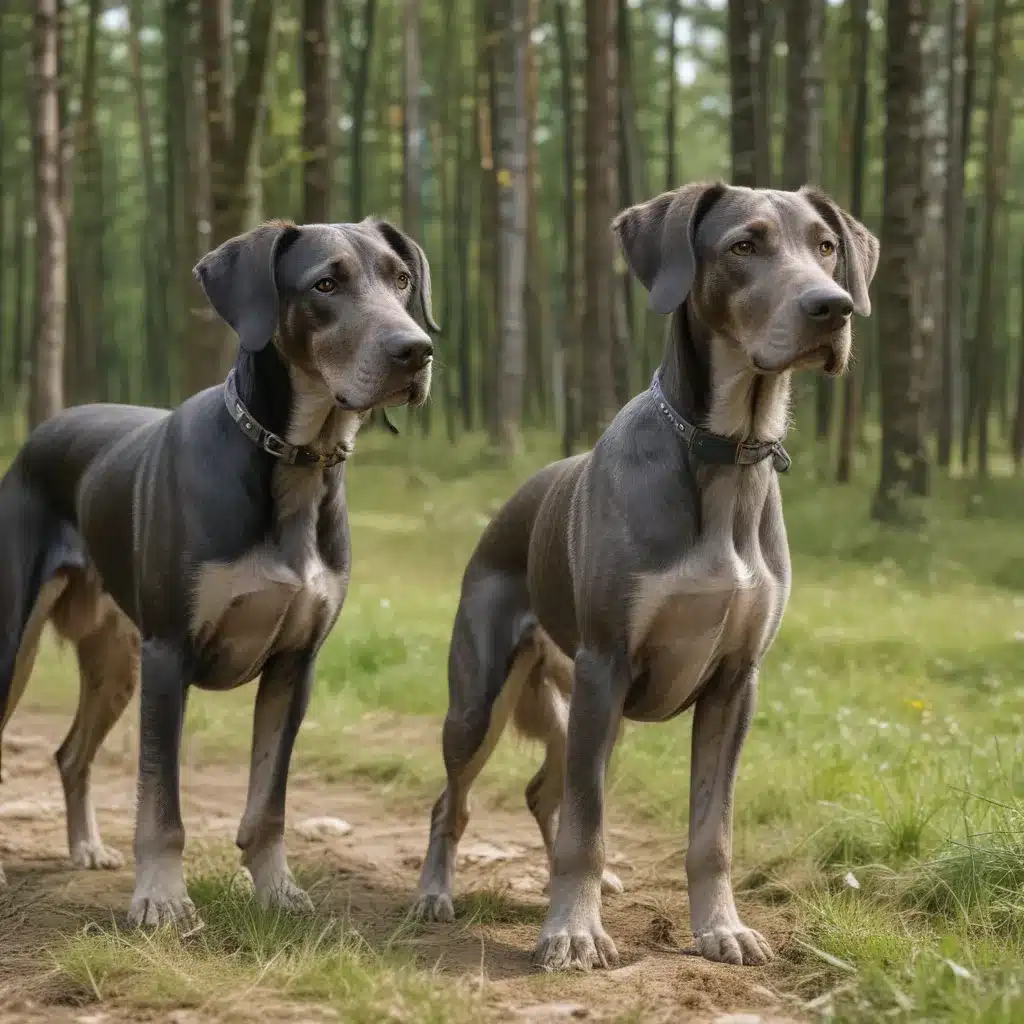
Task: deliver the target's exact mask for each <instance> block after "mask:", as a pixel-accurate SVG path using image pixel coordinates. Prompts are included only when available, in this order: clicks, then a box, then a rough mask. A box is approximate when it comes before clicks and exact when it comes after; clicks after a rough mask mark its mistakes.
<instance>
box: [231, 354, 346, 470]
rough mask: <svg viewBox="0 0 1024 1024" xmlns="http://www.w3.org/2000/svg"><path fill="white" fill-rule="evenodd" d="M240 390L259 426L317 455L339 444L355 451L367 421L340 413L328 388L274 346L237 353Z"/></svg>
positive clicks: (236, 362) (237, 382) (237, 384)
mask: <svg viewBox="0 0 1024 1024" xmlns="http://www.w3.org/2000/svg"><path fill="white" fill-rule="evenodd" d="M235 386H236V388H237V389H238V397H239V398H240V399H241V400H242V402H243V403H244V404H245V406H246V408H248V410H249V412H250V413H251V414H252V415H253V417H254V418H255V419H256V421H257V422H258V423H259V424H260V426H262V427H264V428H265V429H267V430H270V431H272V432H273V433H275V434H277V435H278V437H282V438H284V439H285V440H286V441H287V442H288V443H289V444H293V445H297V446H305V447H309V448H312V449H313V450H314V451H317V452H325V453H326V452H331V451H334V449H335V448H337V446H338V445H339V444H344V445H345V446H346V447H348V448H349V449H351V448H352V445H353V443H354V442H355V436H356V433H357V432H358V430H359V427H360V426H361V425H362V422H363V419H365V416H363V415H362V414H360V413H355V412H347V411H344V410H342V409H339V408H338V407H337V405H336V404H335V401H334V398H333V396H332V395H331V394H330V393H329V392H328V391H327V389H326V388H325V387H324V386H323V384H321V383H320V382H319V381H318V380H317V379H316V378H314V377H313V376H311V375H310V374H308V373H306V372H305V371H304V370H301V369H300V368H299V367H297V366H293V365H291V364H289V363H288V362H287V361H286V360H285V359H284V357H283V356H282V355H281V353H280V351H279V350H278V348H277V346H276V345H274V344H273V343H271V344H269V345H267V346H266V347H265V348H263V349H261V350H260V351H259V352H246V351H245V350H244V349H239V350H238V355H237V356H236V358H235Z"/></svg>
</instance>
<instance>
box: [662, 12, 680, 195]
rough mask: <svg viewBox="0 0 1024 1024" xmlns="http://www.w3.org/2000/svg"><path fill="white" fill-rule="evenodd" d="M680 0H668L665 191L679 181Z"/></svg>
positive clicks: (675, 185)
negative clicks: (677, 28)
mask: <svg viewBox="0 0 1024 1024" xmlns="http://www.w3.org/2000/svg"><path fill="white" fill-rule="evenodd" d="M681 7H682V0H668V12H667V15H668V66H669V68H670V72H669V76H668V84H667V87H666V88H667V90H668V95H667V97H666V98H665V191H666V192H668V191H670V190H671V189H674V188H677V187H678V186H679V185H680V184H681V183H680V182H679V180H678V177H679V172H678V170H676V119H677V108H678V105H679V102H678V101H679V83H678V81H677V76H676V63H677V58H678V52H679V51H678V46H677V44H676V26H677V25H678V23H679V15H680V8H681Z"/></svg>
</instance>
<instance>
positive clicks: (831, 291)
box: [800, 288, 853, 331]
mask: <svg viewBox="0 0 1024 1024" xmlns="http://www.w3.org/2000/svg"><path fill="white" fill-rule="evenodd" d="M800 308H801V309H802V310H803V311H804V314H805V315H806V316H807V319H808V320H811V321H812V322H813V323H814V324H815V325H818V326H820V327H822V328H823V329H824V330H827V331H837V330H839V328H840V327H842V326H843V324H845V323H846V321H847V320H849V319H850V314H851V313H853V299H851V298H850V296H849V295H847V294H846V292H844V291H839V290H838V289H835V288H810V289H808V290H807V291H806V292H804V293H803V295H801V296H800Z"/></svg>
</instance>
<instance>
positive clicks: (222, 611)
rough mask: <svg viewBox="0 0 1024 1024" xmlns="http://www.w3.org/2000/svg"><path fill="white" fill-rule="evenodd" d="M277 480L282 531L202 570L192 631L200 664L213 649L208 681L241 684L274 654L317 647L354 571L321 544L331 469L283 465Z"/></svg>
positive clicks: (278, 527)
mask: <svg viewBox="0 0 1024 1024" xmlns="http://www.w3.org/2000/svg"><path fill="white" fill-rule="evenodd" d="M273 481H274V506H275V520H276V523H275V526H276V529H275V531H274V534H273V535H272V536H269V537H267V538H265V539H264V540H263V541H262V542H261V543H259V544H257V545H256V546H255V547H253V548H251V549H250V550H249V551H247V552H246V553H245V554H244V555H243V556H242V557H241V558H239V559H237V560H235V561H234V562H208V563H206V564H205V565H203V566H201V567H200V569H199V572H198V574H197V577H196V583H195V589H194V591H193V609H192V623H191V626H192V634H193V637H194V638H195V641H196V645H197V647H198V649H199V652H200V661H201V662H206V658H205V657H204V655H205V654H206V653H209V654H212V660H210V661H209V664H210V666H211V671H210V676H209V677H207V678H203V679H202V680H201V683H202V685H205V686H209V687H216V688H218V689H220V688H228V687H231V686H237V685H239V684H240V683H244V682H246V681H248V680H249V679H252V678H253V677H254V676H255V675H257V674H258V673H259V671H260V670H261V668H262V667H263V665H264V663H265V662H266V660H267V659H268V658H269V657H270V656H271V655H272V654H275V653H278V652H281V651H299V650H304V649H306V648H308V647H315V646H316V645H317V644H318V643H319V642H320V641H321V640H322V638H323V634H324V633H325V631H326V630H327V629H328V628H329V627H330V625H331V623H332V622H333V621H334V618H335V616H336V615H337V612H338V609H339V607H340V605H341V602H342V600H343V598H344V594H345V588H346V585H347V582H348V580H347V574H344V573H338V572H335V571H333V570H332V569H330V568H329V567H328V566H327V565H325V564H324V561H323V559H322V557H321V555H320V551H319V549H318V545H317V517H318V514H319V509H320V506H321V503H322V501H323V498H324V494H325V485H324V474H323V473H322V472H320V471H319V470H313V469H308V468H296V467H294V466H288V465H284V464H282V465H280V466H277V467H275V469H274V474H273Z"/></svg>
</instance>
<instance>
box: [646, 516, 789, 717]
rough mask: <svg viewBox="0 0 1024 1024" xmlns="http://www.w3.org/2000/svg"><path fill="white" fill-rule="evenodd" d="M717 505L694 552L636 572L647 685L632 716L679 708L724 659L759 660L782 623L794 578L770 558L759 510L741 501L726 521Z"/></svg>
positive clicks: (669, 712) (665, 713)
mask: <svg viewBox="0 0 1024 1024" xmlns="http://www.w3.org/2000/svg"><path fill="white" fill-rule="evenodd" d="M714 512H715V509H714V508H713V507H712V509H711V514H708V515H707V516H706V522H705V527H706V528H705V530H704V531H703V533H702V536H701V538H700V540H699V541H698V543H697V544H696V546H695V547H694V548H693V549H692V551H691V552H690V553H688V554H687V555H686V556H685V557H683V558H682V559H680V561H679V562H678V563H676V564H675V565H673V566H672V567H671V568H668V569H666V570H664V571H662V572H657V573H648V574H644V575H642V576H640V577H639V578H638V579H637V585H636V589H635V592H634V599H633V602H632V605H631V616H630V653H631V656H632V660H633V664H634V667H635V671H636V675H637V677H638V678H641V679H643V680H644V684H643V686H642V688H641V690H640V692H637V693H634V694H633V695H632V697H631V701H630V717H632V718H640V719H649V720H658V719H661V718H665V717H668V716H670V715H672V714H675V713H676V712H677V711H679V710H680V709H681V708H683V707H685V706H686V705H687V704H688V702H689V701H690V700H692V698H693V696H694V695H695V694H696V692H697V691H698V689H699V688H700V687H701V686H702V685H703V684H704V683H705V682H706V681H707V680H708V679H709V678H710V676H711V674H712V673H713V672H714V671H715V670H716V669H717V668H718V666H719V665H720V664H721V663H722V662H723V660H727V659H728V660H730V661H735V662H736V663H737V664H739V663H744V662H745V663H752V664H757V663H758V662H760V660H761V658H762V657H763V656H764V653H765V651H766V650H767V648H768V646H769V645H770V643H771V641H772V640H773V639H774V636H775V633H776V632H777V630H778V626H779V622H780V621H781V618H782V613H783V611H784V609H785V605H786V601H787V598H788V583H787V581H786V580H785V579H784V578H783V577H782V574H781V573H780V572H779V571H778V570H777V569H773V567H772V564H771V563H772V561H773V560H772V559H770V558H768V557H766V553H765V551H764V549H763V548H762V542H761V538H760V535H759V530H758V520H757V517H755V516H752V515H749V514H748V513H749V510H746V509H743V508H740V509H736V507H735V506H734V505H733V506H728V507H727V508H725V509H722V513H723V515H722V516H721V520H720V521H716V519H715V516H714Z"/></svg>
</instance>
